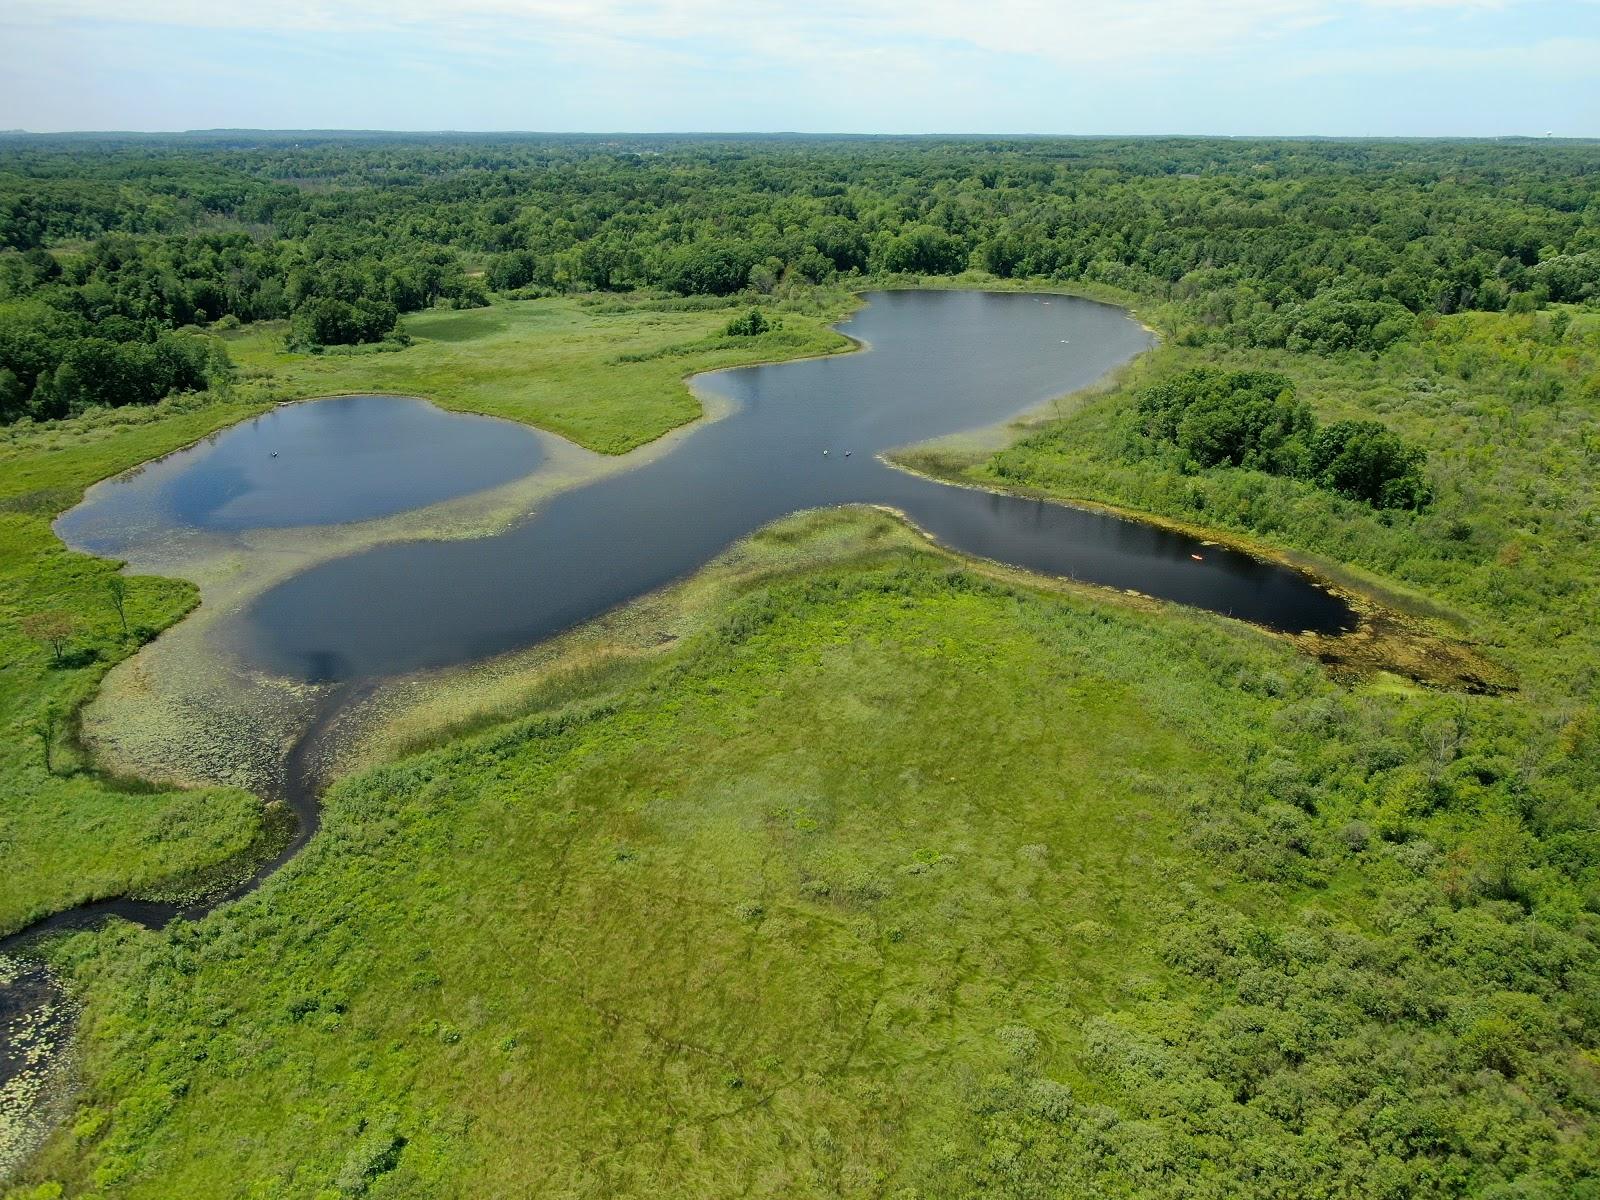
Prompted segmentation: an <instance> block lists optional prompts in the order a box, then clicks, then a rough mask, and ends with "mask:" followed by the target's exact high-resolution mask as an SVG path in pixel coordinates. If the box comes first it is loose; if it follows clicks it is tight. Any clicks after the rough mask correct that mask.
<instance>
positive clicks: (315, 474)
mask: <svg viewBox="0 0 1600 1200" xmlns="http://www.w3.org/2000/svg"><path fill="white" fill-rule="evenodd" d="M869 301H870V302H869V303H868V304H867V305H866V306H865V307H864V308H863V309H861V310H860V311H859V312H858V313H857V314H856V315H855V316H854V317H853V318H851V319H850V320H848V321H846V322H844V323H843V324H842V325H841V326H840V328H841V329H842V330H843V331H845V332H846V333H848V334H850V335H851V336H853V337H854V338H856V339H857V340H859V341H861V342H863V343H865V345H866V347H867V349H866V352H864V353H855V354H847V355H841V356H837V357H831V358H819V359H811V360H806V361H801V362H792V363H786V364H776V365H769V366H757V367H744V368H736V369H733V370H728V371H722V372H717V373H714V374H711V375H706V376H701V377H699V378H697V379H696V381H695V385H696V387H697V388H699V389H701V390H702V391H707V392H711V393H714V394H716V395H717V396H718V397H720V398H721V399H722V400H724V401H725V402H726V403H725V404H723V405H719V406H717V407H720V408H725V409H726V410H727V412H726V415H724V416H722V417H721V418H720V419H717V420H710V421H707V422H703V423H702V424H701V425H699V426H696V427H695V428H693V429H692V430H691V431H689V432H688V433H687V435H686V436H683V437H682V438H681V439H680V440H678V441H676V442H675V443H674V444H673V445H672V446H671V447H670V449H667V450H666V452H665V453H659V454H656V455H654V456H648V455H645V456H641V457H644V458H645V459H646V461H644V463H643V464H642V465H640V466H637V467H635V468H633V469H630V470H622V471H616V472H612V473H610V474H606V475H604V476H602V477H600V478H597V479H594V480H593V481H592V482H588V483H585V484H582V485H581V486H576V487H572V488H570V489H569V490H566V491H560V492H558V493H557V494H555V495H554V496H553V497H550V498H549V499H547V500H546V501H545V502H544V503H542V504H541V505H539V506H538V507H537V509H536V511H534V512H533V513H532V514H531V515H529V516H526V517H524V518H523V519H521V520H520V521H517V522H515V523H514V524H512V525H511V527H509V528H507V529H505V530H504V531H502V532H500V533H496V534H493V535H491V536H487V537H479V538H472V539H465V540H412V541H402V542H390V543H387V544H380V545H376V546H373V547H371V548H368V549H364V550H360V551H357V552H355V553H352V554H347V555H345V556H343V557H338V558H333V559H331V560H328V561H325V562H322V563H320V564H318V565H315V566H312V567H311V568H309V569H307V570H304V571H301V572H300V573H298V574H294V575H291V576H290V577H289V578H287V579H285V580H283V581H281V582H279V583H277V584H276V585H275V586H272V587H270V588H268V589H267V590H266V591H265V592H263V593H262V594H260V595H259V596H257V597H256V598H255V599H254V600H253V601H252V602H251V603H249V604H248V605H246V606H245V607H244V608H243V610H242V611H241V612H240V613H239V614H238V615H237V616H236V617H234V618H231V619H229V620H227V621H226V622H225V623H224V636H225V638H226V640H227V641H228V643H229V647H230V650H231V652H233V653H235V654H237V655H238V656H240V657H241V658H242V659H243V660H244V661H245V662H247V663H248V664H250V665H251V666H253V667H254V668H256V669H259V670H261V671H264V672H266V673H268V674H270V675H273V676H277V677H281V678H285V679H290V680H296V681H302V682H305V683H314V684H325V685H331V686H329V687H328V688H327V689H326V691H325V693H324V695H323V697H322V699H321V701H320V703H319V707H318V709H317V711H316V713H315V714H314V717H313V720H312V722H311V724H310V726H309V728H308V729H307V730H306V731H305V732H304V734H303V735H302V736H301V737H300V739H299V741H298V742H297V743H296V744H295V746H294V747H293V749H292V750H291V751H290V753H289V756H288V761H287V763H286V772H285V777H286V781H287V782H286V788H285V791H286V795H285V798H286V799H287V801H288V802H289V803H290V804H291V805H292V806H293V808H294V809H295V811H296V813H297V815H298V817H299V828H298V831H297V833H296V835H295V837H294V839H293V841H292V842H291V844H290V845H289V846H288V847H287V848H286V849H285V850H284V851H283V852H282V853H281V854H279V855H278V856H277V857H276V858H275V859H274V860H273V861H272V862H270V863H267V864H265V865H264V866H263V867H262V868H261V869H260V870H259V871H258V872H257V873H256V874H255V875H254V876H253V877H252V878H251V879H250V880H248V881H245V882H244V883H242V884H240V885H238V886H237V887H234V888H232V889H230V890H229V891H228V892H227V893H225V894H224V895H222V896H220V897H214V898H212V899H211V900H209V901H207V902H205V903H202V904H196V905H190V906H188V907H181V906H179V905H177V904H170V903H159V902H151V901H137V900H126V899H121V900H108V901H103V902H99V903H95V904H89V905H84V906H82V907H79V908H75V909H71V910H69V911H66V912H63V913H59V914H57V915H55V916H53V917H49V918H46V919H45V920H43V921H40V922H38V923H36V924H35V925H33V926H31V927H29V928H28V929H25V930H23V931H21V932H19V933H16V934H13V935H11V936H9V937H7V938H4V939H0V952H4V951H6V950H12V949H16V948H18V947H19V946H21V945H22V944H23V943H24V942H25V941H27V940H29V939H32V938H33V937H36V936H37V935H39V934H41V933H45V932H49V931H52V930H60V929H68V928H81V927H84V926H88V925H92V924H95V923H97V922H99V921H101V920H103V919H105V918H106V917H109V916H117V917H122V918H125V919H127V920H131V921H136V922H138V923H140V924H142V925H146V926H150V927H159V926H161V925H164V924H166V923H167V922H169V921H171V920H173V919H174V918H178V917H182V918H189V919H195V918H198V917H200V916H203V915H204V914H206V913H207V912H210V911H211V910H212V909H213V908H215V907H216V906H217V905H218V904H221V903H224V902H226V901H229V900H233V899H236V898H237V897H238V896H240V895H242V894H244V893H245V892H248V891H250V890H252V889H254V888H255V887H256V886H258V885H259V884H260V883H261V882H262V881H263V880H264V879H266V878H267V877H268V876H269V875H270V874H271V873H272V872H273V871H275V870H276V869H277V868H278V867H279V866H281V865H282V864H283V863H284V862H287V861H288V860H289V859H290V858H291V857H292V856H293V855H294V854H295V853H296V852H297V851H298V850H299V849H300V847H302V846H303V845H304V844H305V843H306V841H308V840H309V839H310V837H311V836H312V835H313V834H314V832H315V830H316V828H317V823H318V805H317V800H316V796H315V794H314V788H313V778H312V776H313V772H312V769H311V767H312V764H313V761H314V758H315V753H316V750H317V745H318V740H319V738H320V737H321V736H322V734H323V731H325V730H326V729H327V728H328V726H329V723H330V722H331V721H332V719H333V718H334V717H335V716H336V715H337V714H338V713H339V712H340V711H341V710H342V709H343V708H345V707H346V706H347V705H349V704H350V703H352V702H353V701H354V700H355V699H357V698H359V696H360V695H362V694H364V693H365V692H367V691H368V690H370V688H371V687H372V686H373V684H374V683H375V682H376V681H378V680H380V679H383V678H385V677H390V676H394V675H398V674H402V673H406V672H411V671H416V670H421V669H426V668H438V667H446V666H452V665H456V664H461V663H465V662H469V661H472V660H476V659H481V658H485V657H487V656H490V655H495V654H499V653H502V652H506V651H510V650H514V649H518V648H521V647H526V646H529V645H531V644H534V643H536V642H538V641H541V640H542V639H545V638H547V637H550V636H552V635H554V634H556V633H559V632H561V631H563V630H565V629H568V628H571V627H572V626H575V625H577V624H579V623H581V622H583V621H586V620H588V619H590V618H593V617H595V616H598V615H600V614H601V613H603V612H605V611H607V610H609V609H611V608H613V607H615V606H617V605H619V604H622V603H624V602H626V601H628V600H631V599H633V598H635V597H637V596H640V595H642V594H644V593H646V592H648V591H651V590H653V589H655V588H657V587H660V586H662V585H664V584H667V583H669V582H671V581H673V580H675V579H677V578H680V577H682V576H684V575H687V574H689V573H691V572H693V571H694V570H696V569H697V568H699V567H701V566H704V565H705V564H706V563H707V562H709V561H710V560H711V559H712V558H713V557H715V556H716V555H717V554H718V553H719V552H720V551H722V550H723V549H724V548H726V547H727V546H728V545H730V544H731V543H732V542H734V541H736V540H738V539H739V538H741V537H743V536H745V535H747V534H749V533H751V532H753V531H754V530H756V529H758V528H760V527H761V526H763V525H765V524H767V523H769V522H771V521H773V520H776V519H778V518H780V517H783V516H785V515H787V514H790V513H793V512H796V511H799V510H802V509H809V508H817V507H823V506H832V505H841V504H855V503H865V504H875V505H881V506H887V507H890V508H893V509H895V510H898V511H899V512H901V513H903V514H905V515H906V516H907V517H908V518H909V519H910V520H911V521H913V522H914V523H915V524H916V525H918V526H919V527H921V528H922V529H923V530H924V531H926V532H927V533H928V534H930V535H931V536H932V537H934V538H935V539H936V540H938V541H939V542H941V543H943V544H944V545H946V546H948V547H950V548H952V549H954V550H958V551H961V552H964V553H968V554H972V555H977V556H980V557H984V558H988V559H992V560H996V561H999V562H1002V563H1006V564H1010V565H1013V566H1018V567H1023V568H1026V569H1028V570H1031V571H1036V572H1041V573H1044V574H1049V575H1057V576H1070V577H1072V578H1075V579H1079V580H1083V581H1087V582H1091V583H1097V584H1104V585H1107V586H1110V587H1116V588H1121V589H1133V590H1136V591H1139V592H1142V593H1144V594H1146V595H1150V596H1155V597H1159V598H1162V599H1166V600H1172V601H1176V602H1178V603H1182V604H1187V605H1192V606H1195V607H1199V608H1204V609H1209V610H1211V611H1214V612H1219V613H1224V614H1228V615H1231V616H1234V617H1238V618H1241V619H1243V620H1247V621H1251V622H1254V623H1256V624H1259V625H1262V626H1265V627H1268V628H1271V629H1275V630H1281V631H1291V632H1293V631H1306V630H1309V631H1315V632H1319V633H1340V632H1345V631H1347V630H1349V629H1351V628H1353V626H1354V624H1355V620H1354V615H1353V613H1352V612H1351V610H1350V609H1349V607H1348V606H1347V605H1346V604H1345V603H1344V601H1342V600H1341V599H1339V598H1338V597H1337V596H1335V595H1333V594H1332V593H1330V592H1328V591H1326V590H1324V589H1322V588H1321V587H1319V586H1317V585H1316V584H1315V583H1314V582H1312V581H1311V580H1310V579H1309V578H1307V577H1306V576H1304V575H1302V574H1300V573H1299V572H1296V571H1294V570H1291V569H1289V568H1286V567H1283V566H1279V565H1277V564H1273V563H1268V562H1263V561H1261V560H1258V559H1255V558H1252V557H1251V556H1249V555H1247V554H1243V553H1240V552H1238V551H1234V550H1231V549H1228V548H1225V547H1222V546H1217V545H1213V544H1211V543H1207V542H1201V541H1198V540H1196V539H1194V538H1191V537H1188V536H1186V535H1184V534H1180V533H1176V532H1172V531H1169V530H1164V529H1160V528H1157V527H1155V526H1152V525H1147V524H1143V523H1140V522H1137V521H1132V520H1126V519H1122V518H1119V517H1116V516H1112V515H1109V514H1106V513H1101V512H1094V511H1089V510H1084V509H1078V508H1072V507H1069V506H1066V505H1062V504H1056V503H1050V502H1046V501H1040V500H1031V499H1025V498H1021V497H1016V496H1009V495H1000V494H995V493H991V492H986V491H981V490H977V489H972V488H963V487H956V486H951V485H947V484H943V483H939V482H936V481H932V480H928V479H924V478H921V477H919V476H916V475H912V474H910V473H908V472H905V471H901V470H897V469H895V468H894V467H891V466H890V465H888V463H887V462H885V461H884V460H883V459H882V458H881V457H880V455H882V454H883V452H885V451H888V450H892V449H894V448H896V447H900V446H904V445H908V444H911V443H915V442H920V441H924V440H930V439H933V438H938V437H943V436H946V435H949V434H953V433H957V432H961V431H964V430H969V429H974V428H978V427H983V426H989V425H993V424H996V423H998V422H1001V421H1004V420H1006V419H1008V418H1010V417H1013V416H1016V415H1017V414H1019V413H1021V412H1023V411H1025V410H1027V409H1029V408H1031V407H1034V406H1036V405H1038V404H1040V403H1042V402H1045V401H1047V400H1049V399H1051V398H1052V397H1056V396H1061V395H1064V394H1066V393H1068V392H1072V391H1075V390H1077V389H1079V388H1082V387H1086V386H1088V385H1089V384H1091V383H1093V382H1094V381H1095V380H1097V379H1099V378H1100V377H1102V376H1103V375H1105V374H1106V373H1107V372H1108V371H1110V370H1112V369H1113V368H1115V367H1117V366H1119V365H1120V364H1122V363H1124V362H1126V361H1127V360H1129V359H1131V358H1132V357H1134V356H1135V355H1137V354H1138V353H1140V352H1141V351H1143V350H1145V349H1146V348H1148V346H1149V345H1150V341H1151V339H1150V335H1149V334H1148V333H1147V332H1146V331H1145V330H1144V328H1143V327H1141V326H1140V325H1139V324H1137V323H1136V322H1135V321H1133V320H1132V319H1130V318H1129V316H1128V315H1127V314H1126V313H1124V312H1123V311H1122V310H1120V309H1116V308H1112V307H1109V306H1105V305H1101V304H1096V303H1092V302H1089V301H1084V300H1077V299H1072V298H1068V297H1062V296H1041V295H1033V294H1023V293H984V292H937V291H936V292H887V293H877V294H874V295H872V296H870V297H869ZM544 457H545V456H544V455H543V453H542V452H541V443H540V442H539V440H538V436H537V435H535V434H534V433H533V431H530V430H527V429H525V428H524V427H522V426H519V425H516V424H513V423H511V422H505V421H496V420H492V419H489V418H482V417H471V416H463V415H461V414H452V413H445V412H442V411H441V410H438V409H436V408H434V407H433V406H431V405H428V404H425V403H423V402H421V401H416V400H408V399H403V398H397V397H377V396H364V397H342V398H338V399H333V400H324V401H318V402H314V403H307V404H300V405H294V406H291V407H286V408H281V409H278V410H275V411H274V412H272V413H268V414H265V415H264V416H262V417H259V418H256V419H255V420H252V421H249V422H246V423H244V424H242V425H239V426H236V427H234V428H232V429H229V430H226V431H224V432H223V433H221V434H219V435H217V436H216V437H214V438H212V439H210V440H208V441H207V442H206V443H204V444H203V445H201V446H198V447H194V448H192V449H190V450H186V451H182V452H180V453H178V454H175V455H172V456H169V457H168V458H166V459H163V460H160V461H159V462H157V463H153V464H150V465H148V466H147V467H145V468H141V469H139V470H136V471H134V472H130V473H128V474H127V475H125V476H122V477H119V478H118V479H116V480H112V481H109V482H108V483H106V484H102V485H100V486H98V487H96V488H95V489H93V490H92V491H91V493H90V494H89V496H88V497H86V499H85V501H84V503H83V504H81V505H79V506H78V507H77V508H75V509H73V510H72V511H71V512H69V513H67V514H65V515H63V517H62V518H61V519H60V521H59V522H58V523H57V530H58V532H59V533H60V535H61V536H62V538H63V539H64V540H65V541H67V542H68V543H69V544H70V545H72V546H74V547H75V548H78V549H83V550H88V551H91V552H95V553H99V554H105V555H110V556H114V557H119V558H128V559H131V560H133V561H134V562H135V564H137V563H138V562H139V560H140V550H141V547H144V546H147V545H149V544H150V543H152V541H153V540H155V539H163V538H164V539H169V540H170V539H173V538H179V539H181V538H183V537H185V536H198V535H201V534H205V535H206V536H216V535H218V534H221V535H223V536H226V535H228V534H229V533H230V532H236V531H239V530H247V529H251V528H261V527H268V526H273V525H278V526H281V525H321V524H330V523H336V522H351V521H364V520H370V519H373V518H378V517H382V516H385V515H388V514H392V513H395V512H399V511H404V510H408V509H416V508H421V507H423V506H426V505H431V504H436V503H439V502H441V501H444V500H447V499H450V498H452V497H457V496H461V495H464V494H467V493H471V492H476V491H479V490H482V489H485V488H489V487H493V486H496V485H497V484H500V483H504V482H506V481H507V480H511V479H515V478H518V477H529V476H530V475H531V474H532V473H533V472H537V471H539V470H540V469H541V467H542V465H543V463H544ZM6 1007H7V1006H6V1003H5V1001H4V1000H3V999H0V1017H3V1016H4V1015H5V1012H6ZM5 1065H6V1064H5V1062H4V1060H0V1084H3V1083H4V1082H5V1080H4V1078H3V1076H4V1074H5V1071H4V1068H5Z"/></svg>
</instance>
